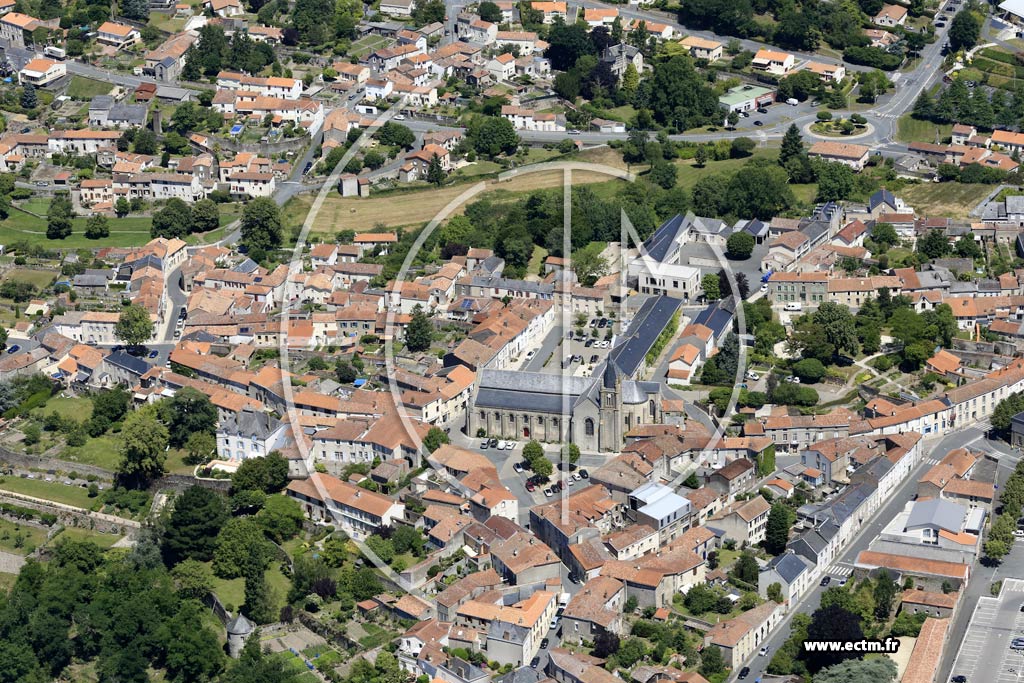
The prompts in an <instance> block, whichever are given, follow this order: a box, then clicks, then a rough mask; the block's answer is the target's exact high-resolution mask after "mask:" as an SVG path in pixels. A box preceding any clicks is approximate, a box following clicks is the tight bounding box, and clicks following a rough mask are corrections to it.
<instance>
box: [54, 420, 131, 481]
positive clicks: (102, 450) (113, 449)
mask: <svg viewBox="0 0 1024 683" xmlns="http://www.w3.org/2000/svg"><path fill="white" fill-rule="evenodd" d="M47 412H49V411H47ZM120 448H121V441H120V439H118V438H117V437H116V436H113V435H112V434H104V435H103V436H99V437H96V438H92V437H89V440H88V441H86V442H85V445H83V446H75V447H68V448H67V449H65V450H64V452H63V453H62V454H61V456H60V457H61V460H67V461H69V462H80V463H82V464H83V465H93V466H94V467H102V468H103V469H105V470H110V471H114V470H116V469H117V465H118V463H119V462H121V454H120V452H119V450H120Z"/></svg>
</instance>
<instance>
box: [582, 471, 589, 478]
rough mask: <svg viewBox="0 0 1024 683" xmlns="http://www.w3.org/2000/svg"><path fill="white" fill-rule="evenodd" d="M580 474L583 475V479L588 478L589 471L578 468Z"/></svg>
mask: <svg viewBox="0 0 1024 683" xmlns="http://www.w3.org/2000/svg"><path fill="white" fill-rule="evenodd" d="M580 476H581V477H583V478H584V479H590V472H587V471H586V470H580Z"/></svg>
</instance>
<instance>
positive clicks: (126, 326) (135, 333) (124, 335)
mask: <svg viewBox="0 0 1024 683" xmlns="http://www.w3.org/2000/svg"><path fill="white" fill-rule="evenodd" d="M114 336H115V337H117V338H118V339H120V340H121V341H123V342H124V343H126V344H128V345H129V346H139V345H141V344H144V343H146V341H148V340H149V339H150V338H151V337H152V336H153V321H152V320H151V319H150V317H149V311H147V310H146V309H145V308H143V307H142V306H136V305H135V304H132V305H130V306H125V307H124V308H123V309H121V313H120V315H118V317H117V323H116V324H115V325H114Z"/></svg>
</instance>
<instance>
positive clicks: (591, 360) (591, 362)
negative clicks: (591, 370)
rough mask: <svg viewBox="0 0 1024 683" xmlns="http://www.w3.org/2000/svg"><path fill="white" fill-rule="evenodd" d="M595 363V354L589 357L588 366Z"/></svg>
mask: <svg viewBox="0 0 1024 683" xmlns="http://www.w3.org/2000/svg"><path fill="white" fill-rule="evenodd" d="M596 362H597V354H596V353H595V354H594V355H593V356H591V357H590V364H591V365H593V364H594V363H596Z"/></svg>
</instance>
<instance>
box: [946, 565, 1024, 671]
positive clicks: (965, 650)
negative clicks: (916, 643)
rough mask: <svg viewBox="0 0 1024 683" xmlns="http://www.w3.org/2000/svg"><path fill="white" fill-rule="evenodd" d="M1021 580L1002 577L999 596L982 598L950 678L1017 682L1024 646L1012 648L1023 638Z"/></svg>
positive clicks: (1023, 663)
mask: <svg viewBox="0 0 1024 683" xmlns="http://www.w3.org/2000/svg"><path fill="white" fill-rule="evenodd" d="M1022 605H1024V580H1021V579H1005V580H1004V581H1003V588H1002V591H1001V592H1000V593H999V597H994V598H993V597H988V596H985V597H982V598H979V599H978V606H977V608H976V609H975V610H974V614H973V615H971V621H970V624H969V625H968V627H967V633H966V635H965V636H964V640H963V643H961V644H960V646H959V653H958V654H957V658H956V661H955V662H954V664H953V677H954V678H955V677H956V676H964V677H966V679H967V680H968V681H986V683H987V682H989V681H995V682H996V683H1019V681H1020V680H1021V675H1022V674H1024V649H1018V650H1014V649H1011V647H1010V644H1011V642H1012V641H1013V639H1014V638H1024V612H1022V611H1021V609H1022Z"/></svg>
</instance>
